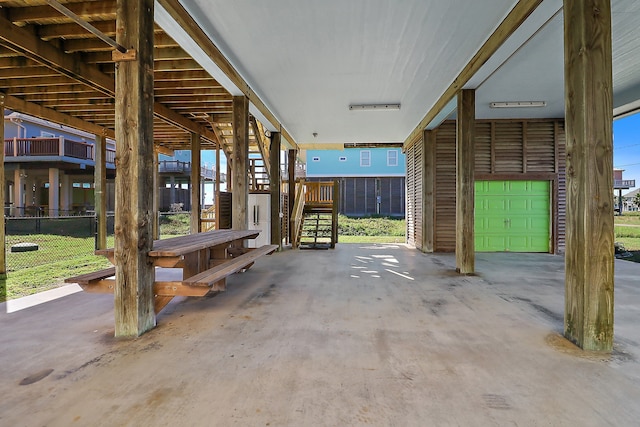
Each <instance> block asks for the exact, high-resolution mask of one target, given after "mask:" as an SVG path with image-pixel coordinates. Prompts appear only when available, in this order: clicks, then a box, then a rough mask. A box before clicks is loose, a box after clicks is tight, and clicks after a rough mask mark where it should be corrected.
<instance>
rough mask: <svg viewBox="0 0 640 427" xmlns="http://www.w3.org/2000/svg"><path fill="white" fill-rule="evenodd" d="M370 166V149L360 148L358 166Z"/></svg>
mask: <svg viewBox="0 0 640 427" xmlns="http://www.w3.org/2000/svg"><path fill="white" fill-rule="evenodd" d="M369 166H371V151H369V150H362V151H361V152H360V167H369Z"/></svg>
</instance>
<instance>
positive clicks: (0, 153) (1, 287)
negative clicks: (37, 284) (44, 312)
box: [0, 93, 16, 301]
mask: <svg viewBox="0 0 640 427" xmlns="http://www.w3.org/2000/svg"><path fill="white" fill-rule="evenodd" d="M0 117H2V123H0V135H2V143H1V144H0V207H2V216H0V219H1V220H2V224H0V280H4V279H6V278H7V250H6V245H5V244H4V241H5V220H4V217H5V215H6V210H5V208H4V206H5V205H4V202H5V199H6V192H5V184H6V182H5V179H4V94H3V93H0ZM14 185H16V184H14ZM6 296H7V288H6V284H5V283H0V301H4V300H5V298H6Z"/></svg>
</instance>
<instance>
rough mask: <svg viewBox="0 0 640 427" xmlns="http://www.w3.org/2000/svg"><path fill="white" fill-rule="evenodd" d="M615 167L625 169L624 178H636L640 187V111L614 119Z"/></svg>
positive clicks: (637, 185)
mask: <svg viewBox="0 0 640 427" xmlns="http://www.w3.org/2000/svg"><path fill="white" fill-rule="evenodd" d="M613 167H615V168H618V169H624V172H623V173H622V179H635V180H636V187H635V188H638V187H640V113H638V114H634V115H633V116H628V117H625V118H622V119H618V120H614V121H613ZM635 188H631V189H629V190H622V193H623V194H625V193H627V192H628V191H632V190H634V189H635Z"/></svg>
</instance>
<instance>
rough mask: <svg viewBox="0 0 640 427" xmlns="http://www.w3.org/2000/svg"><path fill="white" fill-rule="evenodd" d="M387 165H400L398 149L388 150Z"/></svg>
mask: <svg viewBox="0 0 640 427" xmlns="http://www.w3.org/2000/svg"><path fill="white" fill-rule="evenodd" d="M387 166H398V150H388V151H387Z"/></svg>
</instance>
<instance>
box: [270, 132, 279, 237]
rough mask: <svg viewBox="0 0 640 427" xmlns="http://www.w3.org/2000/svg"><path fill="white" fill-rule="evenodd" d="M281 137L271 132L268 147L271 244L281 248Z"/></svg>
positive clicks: (277, 133)
mask: <svg viewBox="0 0 640 427" xmlns="http://www.w3.org/2000/svg"><path fill="white" fill-rule="evenodd" d="M281 146H282V137H281V134H280V132H271V144H270V145H269V151H270V152H269V161H270V162H271V165H270V170H271V174H270V178H269V191H270V193H271V244H272V245H278V249H280V248H281V247H282V221H281V220H280V212H281V209H282V207H281V206H280V200H281V198H282V197H281V188H282V185H281V183H282V176H281V174H280V170H281V169H280V148H281Z"/></svg>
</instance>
